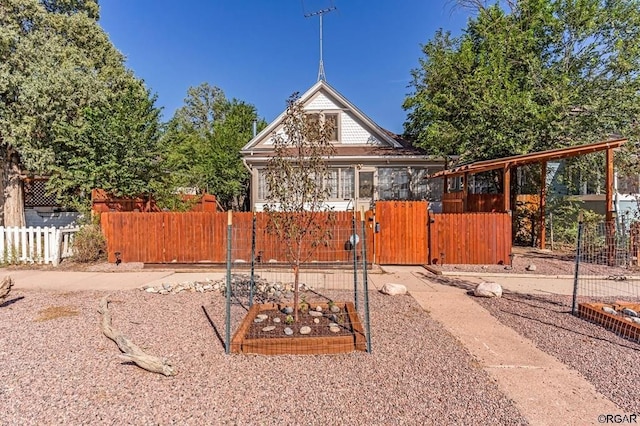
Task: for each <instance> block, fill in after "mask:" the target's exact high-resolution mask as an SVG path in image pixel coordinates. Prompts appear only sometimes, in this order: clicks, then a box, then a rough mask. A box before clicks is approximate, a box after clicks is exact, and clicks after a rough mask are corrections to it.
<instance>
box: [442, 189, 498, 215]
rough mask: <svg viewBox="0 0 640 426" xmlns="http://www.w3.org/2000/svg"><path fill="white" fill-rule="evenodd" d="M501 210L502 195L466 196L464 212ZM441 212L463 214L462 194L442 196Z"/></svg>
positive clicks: (455, 193)
mask: <svg viewBox="0 0 640 426" xmlns="http://www.w3.org/2000/svg"><path fill="white" fill-rule="evenodd" d="M502 210H503V205H502V194H467V210H466V212H499V211H502ZM442 212H443V213H464V212H465V210H464V199H463V193H462V192H448V193H446V194H442Z"/></svg>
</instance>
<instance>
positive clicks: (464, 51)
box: [404, 0, 640, 170]
mask: <svg viewBox="0 0 640 426" xmlns="http://www.w3.org/2000/svg"><path fill="white" fill-rule="evenodd" d="M461 3H465V4H466V5H472V6H474V7H475V10H476V12H477V13H476V16H475V17H474V18H473V19H471V20H470V21H469V23H468V26H467V28H466V31H465V32H464V33H463V34H462V35H461V36H460V37H457V38H453V37H451V35H450V34H449V33H445V32H443V31H438V32H437V33H436V34H435V36H434V37H433V38H432V39H431V40H430V41H429V42H428V43H427V44H426V45H424V46H423V53H424V55H425V56H424V58H422V59H421V60H420V67H419V68H417V69H415V70H413V72H412V76H413V81H412V84H411V87H412V89H413V92H412V93H411V94H410V95H409V96H408V97H407V98H406V100H405V103H404V107H405V109H407V110H408V118H407V121H406V123H405V132H406V135H407V136H408V137H409V138H411V139H412V140H413V141H414V142H415V143H416V145H418V146H421V147H423V148H425V149H427V150H428V151H429V152H431V153H434V154H441V155H460V156H461V159H462V160H463V161H464V160H481V159H488V158H496V157H502V156H508V155H516V154H522V153H527V152H531V151H534V150H543V149H549V148H555V147H560V146H569V145H575V144H581V143H587V142H592V141H595V140H602V139H605V138H607V137H609V136H610V135H618V134H622V135H624V136H625V137H629V138H630V139H632V140H633V141H637V140H638V132H639V131H640V129H639V128H638V124H637V123H638V116H639V112H640V102H639V100H640V90H639V89H640V3H639V2H638V1H617V2H609V1H605V0H586V1H580V2H574V1H550V0H520V1H513V2H508V4H509V5H510V9H508V10H505V9H503V8H501V7H500V6H499V5H493V6H489V7H485V6H484V3H483V2H481V1H463V2H461ZM583 169H584V170H589V168H588V167H586V166H585V167H583Z"/></svg>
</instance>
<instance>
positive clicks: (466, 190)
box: [462, 173, 469, 213]
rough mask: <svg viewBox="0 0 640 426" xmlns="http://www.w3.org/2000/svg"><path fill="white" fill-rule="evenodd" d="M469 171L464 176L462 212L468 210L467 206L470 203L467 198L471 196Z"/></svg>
mask: <svg viewBox="0 0 640 426" xmlns="http://www.w3.org/2000/svg"><path fill="white" fill-rule="evenodd" d="M468 182H469V173H465V174H464V176H463V178H462V213H466V212H467V208H468V207H469V204H468V202H467V198H468V197H469V185H468Z"/></svg>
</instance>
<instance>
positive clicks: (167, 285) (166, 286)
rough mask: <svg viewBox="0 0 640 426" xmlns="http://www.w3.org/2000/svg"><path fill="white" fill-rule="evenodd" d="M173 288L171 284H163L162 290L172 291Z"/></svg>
mask: <svg viewBox="0 0 640 426" xmlns="http://www.w3.org/2000/svg"><path fill="white" fill-rule="evenodd" d="M171 287H172V285H171V284H169V283H164V284H162V288H164V289H165V290H167V291H171Z"/></svg>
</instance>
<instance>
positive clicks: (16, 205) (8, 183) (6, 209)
mask: <svg viewBox="0 0 640 426" xmlns="http://www.w3.org/2000/svg"><path fill="white" fill-rule="evenodd" d="M3 157H4V158H3V164H2V166H0V171H1V173H2V176H0V184H1V185H2V199H1V200H0V203H1V204H2V208H1V209H0V216H1V217H0V224H2V225H4V226H25V217H24V190H23V187H22V179H21V178H20V172H21V168H20V156H19V155H18V153H17V152H16V151H15V150H13V149H12V148H6V149H5V152H4V156H3Z"/></svg>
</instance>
